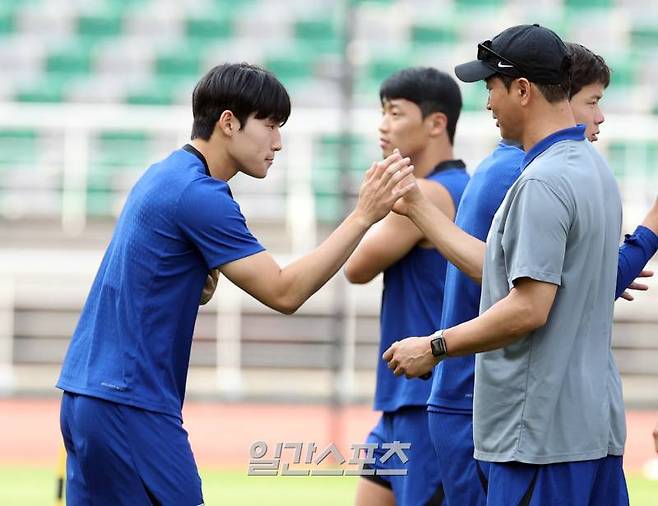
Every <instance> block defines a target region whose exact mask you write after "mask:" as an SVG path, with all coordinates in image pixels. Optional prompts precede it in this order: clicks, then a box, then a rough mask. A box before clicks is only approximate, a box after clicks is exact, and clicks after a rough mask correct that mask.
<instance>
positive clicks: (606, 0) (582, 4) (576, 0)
mask: <svg viewBox="0 0 658 506" xmlns="http://www.w3.org/2000/svg"><path fill="white" fill-rule="evenodd" d="M614 2H615V0H564V6H565V7H567V8H573V9H604V8H610V7H613V6H614Z"/></svg>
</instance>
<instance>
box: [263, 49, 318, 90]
mask: <svg viewBox="0 0 658 506" xmlns="http://www.w3.org/2000/svg"><path fill="white" fill-rule="evenodd" d="M299 49H300V50H299V51H297V50H296V49H294V50H292V51H290V52H276V53H273V54H270V55H268V56H267V57H266V58H265V60H264V62H263V66H264V67H265V68H266V69H268V70H269V71H270V72H273V73H274V74H275V75H276V76H277V77H278V78H279V79H280V80H281V82H282V83H283V84H284V85H286V86H291V87H294V86H296V85H300V82H301V84H303V82H304V81H307V80H309V79H311V78H312V77H313V70H314V63H315V55H314V53H312V52H307V51H305V50H303V49H301V48H299Z"/></svg>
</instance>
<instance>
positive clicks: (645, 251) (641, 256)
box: [615, 198, 658, 300]
mask: <svg viewBox="0 0 658 506" xmlns="http://www.w3.org/2000/svg"><path fill="white" fill-rule="evenodd" d="M657 249H658V198H656V201H655V202H654V204H653V207H652V208H651V210H650V211H649V212H648V213H647V215H646V216H645V218H644V220H643V221H642V223H641V224H640V225H639V226H638V227H637V228H636V229H635V232H633V233H632V234H630V235H627V236H626V238H625V240H624V244H622V246H621V247H620V248H619V263H618V266H617V288H616V290H615V298H618V297H622V298H624V299H626V300H633V297H632V296H631V295H630V294H629V293H627V292H624V290H626V289H627V288H631V289H636V290H638V289H639V290H643V289H644V290H646V285H642V284H641V283H637V282H633V280H634V279H635V278H637V277H650V276H651V275H653V273H651V271H643V269H644V267H645V266H646V264H647V262H648V261H649V260H650V259H651V257H652V256H653V255H654V254H655V253H656V250H657Z"/></svg>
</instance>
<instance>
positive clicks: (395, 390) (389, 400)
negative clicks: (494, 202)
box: [375, 160, 469, 412]
mask: <svg viewBox="0 0 658 506" xmlns="http://www.w3.org/2000/svg"><path fill="white" fill-rule="evenodd" d="M427 179H430V180H432V181H436V182H438V183H439V184H441V185H442V186H443V187H445V188H446V189H447V190H448V192H449V193H450V196H451V197H452V201H453V203H454V205H455V208H457V207H458V204H459V201H460V199H461V195H462V192H463V191H464V188H465V187H466V183H468V179H469V176H468V173H467V172H466V169H465V166H464V163H463V162H462V161H460V160H449V161H446V162H442V163H440V164H439V165H437V166H436V168H435V169H434V171H433V172H432V173H431V174H430V175H429V176H427ZM445 273H446V260H445V258H443V256H441V254H440V253H439V252H438V251H437V250H436V249H434V248H422V247H419V246H416V247H414V248H413V249H412V250H411V251H410V252H409V253H408V254H407V255H405V256H404V257H403V258H401V259H400V260H398V261H397V262H396V263H395V264H393V265H392V266H390V267H389V268H388V269H386V270H385V271H384V291H383V293H382V304H381V314H380V326H381V339H380V345H379V356H380V357H381V355H382V354H383V353H384V351H386V350H387V349H388V348H389V346H390V345H391V344H393V342H395V341H398V340H400V339H402V338H405V337H409V336H424V335H428V334H431V333H432V332H434V331H435V330H436V329H437V328H439V323H440V322H441V305H442V304H443V283H444V280H445ZM430 388H431V382H429V381H424V380H421V379H417V378H415V379H406V378H405V377H396V376H395V375H394V374H393V371H391V370H390V369H389V368H388V367H387V366H386V363H385V362H384V361H383V360H382V359H381V358H380V359H379V360H378V362H377V384H376V388H375V409H376V410H379V411H387V412H391V411H396V410H398V409H400V408H402V407H405V406H424V405H425V403H426V401H427V396H428V395H429V393H430Z"/></svg>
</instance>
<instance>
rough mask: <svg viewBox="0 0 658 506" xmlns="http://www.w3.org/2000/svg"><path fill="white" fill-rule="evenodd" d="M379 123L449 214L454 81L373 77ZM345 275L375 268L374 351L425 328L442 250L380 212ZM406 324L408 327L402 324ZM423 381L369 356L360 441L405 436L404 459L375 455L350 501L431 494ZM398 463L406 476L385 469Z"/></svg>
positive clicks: (418, 74)
mask: <svg viewBox="0 0 658 506" xmlns="http://www.w3.org/2000/svg"><path fill="white" fill-rule="evenodd" d="M380 99H381V103H382V111H383V117H382V121H381V124H380V127H379V132H380V146H381V148H382V152H383V154H384V155H385V156H387V155H389V154H390V153H391V152H392V150H393V149H394V148H398V149H399V150H400V151H401V153H402V154H403V155H405V156H408V157H410V158H411V163H412V164H413V165H414V174H415V175H416V177H418V178H420V181H419V183H420V184H421V185H422V189H423V192H424V193H425V195H426V196H427V197H428V198H429V199H430V200H431V201H432V202H433V203H434V205H435V206H436V207H437V208H438V209H441V211H443V212H444V213H445V214H446V215H448V216H454V215H455V210H456V209H457V206H458V204H459V201H460V199H461V194H462V192H463V190H464V187H465V186H466V183H467V182H468V179H469V177H468V174H467V173H466V170H465V166H464V163H463V162H462V161H460V160H454V159H453V158H454V157H453V138H454V133H455V128H456V125H457V120H458V117H459V112H460V109H461V95H460V91H459V87H458V86H457V84H456V82H455V81H454V80H453V79H452V78H451V77H449V76H448V75H447V74H445V73H443V72H439V71H438V70H436V69H433V68H409V69H404V70H402V71H400V72H398V73H396V74H394V75H392V76H391V77H389V78H388V79H387V80H386V81H384V83H383V84H382V86H381V89H380ZM345 272H346V275H347V277H348V279H349V280H350V281H351V282H353V283H366V282H368V281H370V280H371V279H372V278H374V277H375V276H376V275H377V274H379V273H380V272H383V273H384V291H383V294H382V303H381V315H380V322H381V340H380V353H382V352H383V351H384V350H386V349H387V348H388V347H389V346H390V345H391V344H392V343H393V341H395V340H396V339H399V338H400V336H404V335H414V333H415V332H421V331H423V332H429V331H431V330H432V329H434V327H435V325H436V324H437V323H438V322H440V320H441V310H440V308H441V305H442V301H443V282H444V278H445V272H446V260H445V258H443V257H442V256H441V255H440V254H439V253H438V251H437V250H436V249H435V248H434V247H433V246H432V245H431V243H429V242H428V241H427V240H426V239H425V238H424V237H423V235H422V234H421V233H420V231H419V230H418V228H417V227H416V226H415V225H414V224H413V223H411V221H409V220H408V219H407V218H405V217H402V216H398V215H396V214H393V213H391V214H389V216H387V217H386V218H384V219H383V220H382V221H381V223H380V224H378V226H376V227H375V228H373V229H372V230H371V231H370V232H369V233H368V234H367V235H366V237H365V238H364V240H363V241H362V243H361V244H360V245H359V246H358V247H357V249H356V251H355V252H354V253H353V254H352V256H351V257H350V259H349V261H348V262H347V264H346V266H345ZM410 332H411V334H410ZM430 386H431V382H429V381H423V380H420V379H412V380H407V379H406V378H396V377H395V376H394V375H393V374H392V372H391V371H390V370H388V369H387V368H386V365H385V363H384V362H383V361H381V360H378V367H377V385H376V389H375V406H374V407H375V409H376V410H378V411H382V412H383V413H382V417H381V419H380V421H379V423H378V424H377V426H376V427H375V428H374V429H373V431H372V432H371V434H370V436H369V437H368V443H378V444H380V443H382V442H389V443H390V442H392V441H401V442H408V443H411V449H410V450H409V451H408V457H409V461H408V462H407V464H406V466H402V465H401V463H400V462H399V461H396V462H390V463H387V464H381V462H380V461H379V457H381V453H383V450H380V451H379V452H375V456H376V457H377V461H376V464H375V465H374V468H375V474H374V475H373V476H367V477H365V478H366V479H363V480H361V481H360V483H359V487H358V491H357V498H356V504H357V506H368V505H373V506H374V505H377V506H382V505H383V506H386V505H394V504H397V505H398V506H404V505H435V504H441V501H442V498H443V492H442V489H441V474H440V470H439V468H438V465H437V461H436V456H435V455H434V450H433V448H432V444H431V441H430V440H429V433H428V427H427V415H426V413H425V409H426V408H425V403H426V400H427V396H428V395H429V391H430ZM395 467H398V468H401V467H406V470H407V475H406V476H386V474H385V473H386V471H387V469H388V468H395Z"/></svg>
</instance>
